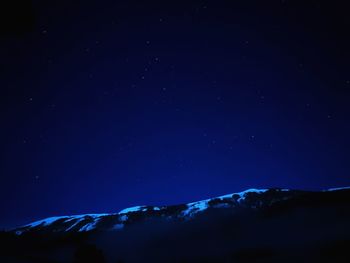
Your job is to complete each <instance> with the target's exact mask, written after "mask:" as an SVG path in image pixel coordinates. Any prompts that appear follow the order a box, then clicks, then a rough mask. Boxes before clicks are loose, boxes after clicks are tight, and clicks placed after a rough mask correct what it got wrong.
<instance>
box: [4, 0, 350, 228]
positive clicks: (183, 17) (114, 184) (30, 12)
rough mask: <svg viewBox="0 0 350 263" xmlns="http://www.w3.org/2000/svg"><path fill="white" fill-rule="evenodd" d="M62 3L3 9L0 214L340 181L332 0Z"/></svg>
mask: <svg viewBox="0 0 350 263" xmlns="http://www.w3.org/2000/svg"><path fill="white" fill-rule="evenodd" d="M14 2H16V1H14ZM71 2H72V1H32V2H30V1H28V2H27V3H28V4H25V5H23V3H22V4H20V3H14V4H13V6H10V7H8V9H6V8H5V9H4V8H3V9H2V11H4V12H5V13H6V14H7V16H6V17H5V16H2V21H1V39H0V40H1V42H0V57H1V61H0V76H1V79H0V87H1V96H0V102H1V104H0V107H1V112H0V114H1V115H0V118H1V119H0V121H1V127H2V128H1V130H0V133H1V136H0V143H1V159H0V176H1V191H0V209H1V214H2V216H1V218H0V226H2V227H11V226H15V225H18V224H23V223H27V222H29V221H33V220H36V219H40V218H43V217H48V216H56V215H66V214H80V213H100V212H101V213H104V212H117V211H119V210H120V209H122V208H125V207H128V206H133V205H140V204H154V205H156V204H157V205H162V204H175V203H182V202H189V201H194V200H198V199H204V198H207V197H211V196H216V195H222V194H226V193H230V192H235V191H240V190H244V189H246V188H252V187H255V188H263V187H287V188H299V189H312V190H319V189H323V188H329V187H340V186H345V185H350V174H349V171H350V162H349V156H350V153H349V149H350V138H349V134H350V122H349V113H350V106H349V105H350V104H349V99H350V74H349V69H350V67H349V65H350V64H349V61H350V52H349V48H348V47H349V46H350V39H349V28H350V19H349V16H348V13H346V10H347V9H346V7H345V6H344V5H342V4H339V3H338V2H337V1H335V2H334V1H327V3H323V2H322V1H321V2H320V1H292V0H289V1H288V0H285V1H251V0H248V1H247V0H244V1H243V0H242V1H232V0H230V1H184V2H181V1H162V2H155V1H88V3H86V1H74V3H71ZM262 2H263V3H262Z"/></svg>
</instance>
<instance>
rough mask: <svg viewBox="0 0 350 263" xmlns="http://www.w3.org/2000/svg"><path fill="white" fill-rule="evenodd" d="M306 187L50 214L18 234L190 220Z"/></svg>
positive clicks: (282, 197)
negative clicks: (95, 211)
mask: <svg viewBox="0 0 350 263" xmlns="http://www.w3.org/2000/svg"><path fill="white" fill-rule="evenodd" d="M343 189H345V188H337V189H329V190H325V191H323V192H328V191H329V192H330V191H341V190H343ZM303 193H307V192H305V191H296V190H289V189H276V188H274V189H249V190H246V191H243V192H240V193H234V194H227V195H223V196H219V197H215V198H210V199H206V200H201V201H197V202H192V203H188V204H182V205H173V206H135V207H130V208H126V209H123V210H121V211H120V212H118V213H112V214H85V215H72V216H59V217H50V218H46V219H43V220H39V221H36V222H33V223H31V224H28V225H25V226H22V227H19V228H16V229H15V230H14V231H15V232H16V233H17V234H18V235H21V234H23V233H25V232H32V231H48V232H86V231H92V230H109V231H113V230H120V229H123V228H124V227H126V226H128V225H130V224H133V223H135V222H138V221H142V220H147V219H151V218H157V217H160V218H165V219H169V220H173V219H175V220H191V219H193V218H195V217H196V216H197V215H199V214H201V213H203V212H205V211H207V210H209V209H210V210H212V209H260V208H264V207H268V206H271V205H272V204H273V203H276V202H282V201H284V200H287V199H291V198H294V197H296V196H298V195H301V194H303Z"/></svg>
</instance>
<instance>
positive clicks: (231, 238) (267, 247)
mask: <svg viewBox="0 0 350 263" xmlns="http://www.w3.org/2000/svg"><path fill="white" fill-rule="evenodd" d="M79 220H80V221H79ZM349 222H350V189H338V190H329V191H323V192H305V191H291V190H286V189H270V190H248V191H245V192H242V193H238V194H232V195H225V196H222V197H218V198H212V199H208V200H204V201H199V202H194V203H190V204H186V205H179V206H169V207H166V206H164V207H136V208H130V209H125V210H123V211H121V212H120V213H116V214H112V215H106V214H104V215H94V216H91V215H90V216H89V215H84V216H74V217H73V216H70V217H59V218H54V219H53V218H51V219H46V220H45V219H44V220H41V221H38V222H35V223H32V224H29V225H27V226H24V227H20V228H18V229H15V230H14V231H11V232H2V233H1V262H62V263H63V262H74V263H78V262H96V263H97V262H111V263H117V262H119V263H122V262H125V263H126V262H183V263H185V262H188V263H190V262H237V263H248V262H335V263H337V262H350V254H349V251H350V250H349V248H350V223H349ZM115 226H118V227H115Z"/></svg>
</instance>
